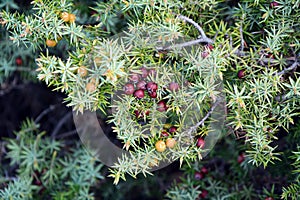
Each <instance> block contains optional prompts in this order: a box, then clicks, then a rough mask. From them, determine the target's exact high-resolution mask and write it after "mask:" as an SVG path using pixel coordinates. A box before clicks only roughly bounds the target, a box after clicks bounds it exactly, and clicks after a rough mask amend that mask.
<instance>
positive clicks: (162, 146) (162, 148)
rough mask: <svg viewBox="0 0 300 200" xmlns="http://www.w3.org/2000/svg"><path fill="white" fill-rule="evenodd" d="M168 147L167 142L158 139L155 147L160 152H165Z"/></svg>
mask: <svg viewBox="0 0 300 200" xmlns="http://www.w3.org/2000/svg"><path fill="white" fill-rule="evenodd" d="M166 148H167V146H166V143H165V142H164V141H162V140H158V141H157V142H156V143H155V149H156V151H158V152H164V151H165V150H166Z"/></svg>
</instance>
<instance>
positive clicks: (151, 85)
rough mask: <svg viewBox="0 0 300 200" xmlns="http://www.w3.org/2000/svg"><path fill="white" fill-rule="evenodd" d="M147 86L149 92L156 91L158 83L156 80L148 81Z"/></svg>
mask: <svg viewBox="0 0 300 200" xmlns="http://www.w3.org/2000/svg"><path fill="white" fill-rule="evenodd" d="M146 88H147V90H148V91H149V92H155V91H156V90H157V88H158V87H157V84H156V83H154V82H148V83H147V85H146Z"/></svg>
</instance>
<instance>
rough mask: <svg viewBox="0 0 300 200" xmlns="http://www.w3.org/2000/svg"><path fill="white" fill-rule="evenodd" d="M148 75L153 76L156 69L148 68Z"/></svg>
mask: <svg viewBox="0 0 300 200" xmlns="http://www.w3.org/2000/svg"><path fill="white" fill-rule="evenodd" d="M148 75H151V76H155V75H156V70H155V69H150V70H149V72H148Z"/></svg>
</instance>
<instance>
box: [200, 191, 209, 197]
mask: <svg viewBox="0 0 300 200" xmlns="http://www.w3.org/2000/svg"><path fill="white" fill-rule="evenodd" d="M207 195H208V191H207V190H202V191H201V194H200V195H199V197H200V198H203V199H205V198H206V197H207Z"/></svg>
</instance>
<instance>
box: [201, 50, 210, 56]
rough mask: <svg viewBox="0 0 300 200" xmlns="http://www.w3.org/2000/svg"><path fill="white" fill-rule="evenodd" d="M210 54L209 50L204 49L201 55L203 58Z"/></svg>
mask: <svg viewBox="0 0 300 200" xmlns="http://www.w3.org/2000/svg"><path fill="white" fill-rule="evenodd" d="M208 56H209V53H208V52H207V51H203V52H202V53H201V57H202V58H207V57H208Z"/></svg>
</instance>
